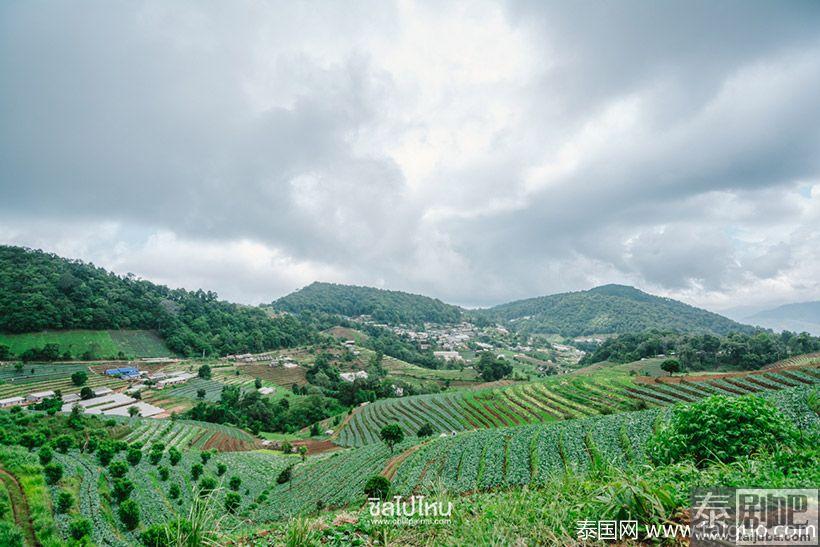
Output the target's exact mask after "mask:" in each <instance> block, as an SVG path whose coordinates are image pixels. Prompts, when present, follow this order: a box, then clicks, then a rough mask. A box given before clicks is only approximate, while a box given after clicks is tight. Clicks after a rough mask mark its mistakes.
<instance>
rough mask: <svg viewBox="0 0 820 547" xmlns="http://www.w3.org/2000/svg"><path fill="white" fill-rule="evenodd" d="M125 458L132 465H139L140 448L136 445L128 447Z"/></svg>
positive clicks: (140, 458) (140, 457)
mask: <svg viewBox="0 0 820 547" xmlns="http://www.w3.org/2000/svg"><path fill="white" fill-rule="evenodd" d="M125 459H126V460H128V463H130V464H131V465H132V466H134V467H136V466H137V465H139V463H140V460H142V450H140V449H139V448H137V447H136V446H131V447H129V448H128V452H126V454H125Z"/></svg>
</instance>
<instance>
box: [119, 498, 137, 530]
mask: <svg viewBox="0 0 820 547" xmlns="http://www.w3.org/2000/svg"><path fill="white" fill-rule="evenodd" d="M118 515H119V517H120V521H121V522H122V524H123V526H125V529H126V530H134V529H135V528H136V527H137V526H139V523H140V508H139V505H137V503H136V502H135V501H134V500H125V501H124V502H122V503H121V504H120V508H119V511H118Z"/></svg>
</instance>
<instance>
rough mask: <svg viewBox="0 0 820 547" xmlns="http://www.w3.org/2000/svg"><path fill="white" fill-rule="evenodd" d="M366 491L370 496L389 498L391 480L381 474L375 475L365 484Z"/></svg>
mask: <svg viewBox="0 0 820 547" xmlns="http://www.w3.org/2000/svg"><path fill="white" fill-rule="evenodd" d="M364 493H365V494H367V497H368V498H379V499H383V500H384V499H387V496H388V495H389V494H390V481H389V480H388V479H387V478H386V477H383V476H381V475H373V476H372V477H370V478H369V479H367V482H366V483H365V485H364Z"/></svg>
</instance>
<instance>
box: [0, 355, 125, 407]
mask: <svg viewBox="0 0 820 547" xmlns="http://www.w3.org/2000/svg"><path fill="white" fill-rule="evenodd" d="M78 370H83V371H86V372H88V383H87V384H86V385H88V386H90V387H102V386H106V387H110V388H112V389H115V388H118V387H122V386H124V385H125V382H123V381H122V380H119V379H117V378H109V377H107V376H103V375H101V374H96V373H94V372H92V371H90V370H89V368H88V366H87V365H82V364H78V363H71V364H47V365H41V364H26V365H25V366H24V367H23V371H22V372H20V373H18V372H16V371H15V369H14V366H13V365H10V364H9V365H2V366H0V381H2V382H4V383H2V384H0V399H2V398H6V397H16V396H25V395H28V394H29V393H33V392H37V391H48V390H57V389H59V390H62V392H63V393H73V392H78V391H79V390H80V388H79V387H77V386H75V385H74V384H73V383H72V381H71V374H72V373H74V372H77V371H78ZM32 371H33V372H32Z"/></svg>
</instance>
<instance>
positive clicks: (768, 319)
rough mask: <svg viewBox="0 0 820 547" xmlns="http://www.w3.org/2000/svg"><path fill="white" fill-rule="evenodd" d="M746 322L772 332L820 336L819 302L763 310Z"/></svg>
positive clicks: (799, 303)
mask: <svg viewBox="0 0 820 547" xmlns="http://www.w3.org/2000/svg"><path fill="white" fill-rule="evenodd" d="M745 320H746V321H748V322H750V323H752V324H754V325H760V326H761V327H766V328H770V329H773V330H790V331H795V332H803V331H805V332H808V333H810V334H814V335H815V336H820V302H797V303H794V304H785V305H783V306H778V307H776V308H772V309H770V310H763V311H760V312H757V313H755V314H753V315H750V316H749V317H747V318H745Z"/></svg>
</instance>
